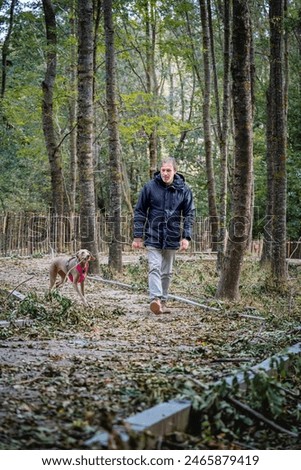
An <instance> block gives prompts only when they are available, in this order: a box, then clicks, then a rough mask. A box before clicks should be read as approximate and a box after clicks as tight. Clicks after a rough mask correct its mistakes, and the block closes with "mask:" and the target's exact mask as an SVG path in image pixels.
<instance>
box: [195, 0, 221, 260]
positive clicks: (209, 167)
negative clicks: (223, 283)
mask: <svg viewBox="0 0 301 470" xmlns="http://www.w3.org/2000/svg"><path fill="white" fill-rule="evenodd" d="M199 2H200V12H201V22H202V36H203V61H204V99H203V127H204V141H205V142H204V144H205V155H206V171H207V189H208V206H209V218H210V227H211V233H212V248H213V250H214V251H216V250H217V238H218V217H217V208H216V189H215V176H214V168H213V160H212V139H211V122H210V111H211V109H210V101H211V96H210V95H211V72H210V55H209V54H210V38H209V28H208V14H207V8H206V0H199Z"/></svg>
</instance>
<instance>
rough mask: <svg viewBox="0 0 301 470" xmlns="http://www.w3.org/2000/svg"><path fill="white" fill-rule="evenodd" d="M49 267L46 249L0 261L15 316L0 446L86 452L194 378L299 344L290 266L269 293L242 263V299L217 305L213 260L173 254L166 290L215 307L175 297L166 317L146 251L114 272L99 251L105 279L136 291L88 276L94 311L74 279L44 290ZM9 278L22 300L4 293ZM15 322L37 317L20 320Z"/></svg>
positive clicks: (177, 394)
mask: <svg viewBox="0 0 301 470" xmlns="http://www.w3.org/2000/svg"><path fill="white" fill-rule="evenodd" d="M49 264H50V257H39V258H26V259H25V258H4V259H3V258H2V260H1V267H0V279H1V290H0V299H1V306H0V320H8V321H11V322H12V323H11V325H10V326H9V327H6V328H1V329H0V365H1V376H0V382H1V387H0V393H1V396H0V399H1V404H2V406H1V409H0V449H84V448H86V442H87V440H88V439H89V438H91V437H93V436H94V435H95V433H97V432H100V431H101V430H104V431H108V432H111V431H112V428H113V426H114V425H115V424H120V423H122V422H123V420H124V419H125V418H127V417H129V416H131V415H133V414H135V413H138V412H140V411H143V410H145V409H148V408H150V407H152V406H154V405H155V404H158V403H161V402H164V401H168V400H171V399H175V398H187V397H189V399H190V398H191V397H194V396H195V394H197V395H198V394H199V393H200V391H199V390H197V389H195V382H194V381H197V383H211V382H215V381H218V380H220V379H222V378H223V377H225V376H227V375H229V373H231V372H232V371H233V372H234V371H235V370H237V369H238V368H240V367H250V366H252V365H255V364H257V363H259V362H261V361H262V360H264V359H266V358H267V357H269V356H271V355H273V354H276V353H278V352H279V351H281V350H282V349H284V348H285V347H287V346H290V345H292V344H294V343H297V342H298V340H300V328H299V326H300V302H301V298H300V296H299V294H298V289H297V287H296V286H297V283H298V282H299V281H300V279H299V277H300V274H299V271H298V269H297V268H294V271H293V272H292V273H291V279H290V283H289V286H288V288H287V289H288V290H287V292H286V293H282V294H281V295H279V296H275V295H274V294H273V293H271V292H270V291H269V290H268V288H267V287H266V284H267V283H266V274H265V273H264V271H263V270H261V269H260V268H259V266H258V263H255V262H253V261H250V260H249V261H248V263H247V264H248V267H247V269H245V271H244V273H243V276H242V287H241V290H242V300H241V301H239V302H236V303H228V304H227V303H223V304H221V303H218V302H217V301H216V300H215V299H214V292H215V288H216V284H217V276H216V274H215V261H214V260H213V259H206V258H205V257H204V256H201V255H195V256H179V258H178V260H177V263H176V270H175V274H174V279H173V283H172V293H173V294H175V295H178V296H182V297H185V298H188V299H192V300H195V301H197V302H202V303H204V302H205V303H207V305H212V306H215V307H216V306H218V307H219V308H220V312H219V313H217V312H215V311H214V312H211V311H208V310H204V309H201V308H197V307H194V306H192V305H188V304H185V303H183V302H178V301H171V302H170V304H171V307H172V314H170V315H167V314H166V315H161V316H154V315H152V314H150V313H149V309H148V297H147V264H146V260H145V258H144V256H143V255H132V254H128V255H126V256H125V263H124V272H123V274H120V275H118V276H115V278H114V277H113V276H112V275H111V273H110V272H109V270H108V267H107V260H106V258H105V257H103V258H102V259H101V270H102V278H103V279H111V280H112V279H116V281H117V282H118V281H120V282H121V283H127V284H130V285H131V286H133V289H132V290H127V289H122V288H118V286H115V285H114V284H106V283H105V282H101V281H94V280H89V279H88V282H87V287H86V292H87V298H88V300H89V303H90V305H91V307H90V308H86V307H83V306H82V305H81V304H80V303H79V301H78V299H77V298H76V295H75V293H74V291H73V288H72V286H71V284H70V283H66V284H65V285H64V286H63V288H62V289H61V291H60V293H59V294H54V295H52V296H50V295H49V294H48V293H47V288H48V283H49V279H48V268H49ZM17 285H19V290H20V292H22V294H24V295H25V300H23V301H20V300H19V299H17V298H15V297H14V296H12V295H10V293H11V292H12V290H13V289H16V286H17ZM240 313H251V314H252V315H253V316H255V317H256V316H258V317H259V316H262V315H263V316H264V318H265V321H261V320H252V319H249V318H247V317H246V318H245V317H240V316H239V315H238V314H240ZM235 314H237V315H235ZM19 318H22V319H23V318H30V319H31V320H33V323H32V324H30V325H27V326H26V327H23V328H20V327H18V326H16V325H15V324H14V321H15V320H16V319H19ZM176 439H177V440H179V436H177V437H176Z"/></svg>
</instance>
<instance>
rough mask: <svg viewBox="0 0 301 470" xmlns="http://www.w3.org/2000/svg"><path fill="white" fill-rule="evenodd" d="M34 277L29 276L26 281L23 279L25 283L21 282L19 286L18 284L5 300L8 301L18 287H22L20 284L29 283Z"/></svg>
mask: <svg viewBox="0 0 301 470" xmlns="http://www.w3.org/2000/svg"><path fill="white" fill-rule="evenodd" d="M33 277H34V276H31V277H29V278H28V279H25V281H22V282H20V284H18V285H17V286H16V287H15V288H14V289H13V290H12V291H11V292H10V293H9V294H8V296H7V297H6V300H8V299H9V298H10V296H11V295H12V294H13V293H14V292H15V291H16V290H17V289H18V287H20V286H22V284H25V282H28V281H30V279H32V278H33Z"/></svg>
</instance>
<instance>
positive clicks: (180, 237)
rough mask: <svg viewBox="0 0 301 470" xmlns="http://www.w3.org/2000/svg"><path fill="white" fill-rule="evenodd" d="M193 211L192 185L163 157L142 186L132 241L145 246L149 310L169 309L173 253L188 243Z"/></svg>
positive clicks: (190, 234)
mask: <svg viewBox="0 0 301 470" xmlns="http://www.w3.org/2000/svg"><path fill="white" fill-rule="evenodd" d="M194 212H195V209H194V203H193V196H192V192H191V189H190V188H189V186H187V184H186V183H185V179H184V176H183V175H181V174H179V173H177V167H176V162H175V159H174V158H172V157H169V158H166V159H164V160H163V161H162V163H161V168H160V171H157V172H156V173H155V174H154V178H153V179H152V180H150V181H149V182H148V183H146V184H145V185H144V187H143V188H142V190H141V193H140V196H139V199H138V202H137V205H136V207H135V213H134V240H133V243H132V248H134V249H139V248H143V246H145V247H146V249H147V252H148V267H149V272H148V284H149V295H150V310H151V312H153V313H154V314H156V315H157V314H160V313H169V312H170V310H168V308H167V307H166V301H167V297H168V289H169V285H170V281H171V276H172V268H173V263H174V259H175V254H176V250H178V249H180V250H187V248H188V246H189V242H190V240H191V236H192V225H193V220H194Z"/></svg>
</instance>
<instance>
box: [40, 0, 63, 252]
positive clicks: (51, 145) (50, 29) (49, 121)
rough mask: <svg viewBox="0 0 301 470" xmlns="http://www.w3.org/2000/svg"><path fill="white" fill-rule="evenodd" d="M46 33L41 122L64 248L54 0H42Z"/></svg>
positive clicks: (59, 238) (59, 242) (59, 246)
mask: <svg viewBox="0 0 301 470" xmlns="http://www.w3.org/2000/svg"><path fill="white" fill-rule="evenodd" d="M43 9H44V16H45V25H46V36H47V52H46V58H47V67H46V73H45V78H44V80H43V82H42V91H43V101H42V122H43V132H44V137H45V142H46V148H47V153H48V159H49V164H50V173H51V189H52V212H53V213H54V215H55V217H57V218H58V231H57V250H58V251H59V252H61V251H62V249H63V235H62V234H63V226H62V223H63V215H64V184H63V172H62V157H61V152H60V148H59V145H58V143H57V139H56V135H55V125H54V117H53V89H54V84H55V79H56V53H57V51H56V48H57V36H56V18H55V12H54V8H53V5H52V2H51V0H43Z"/></svg>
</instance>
